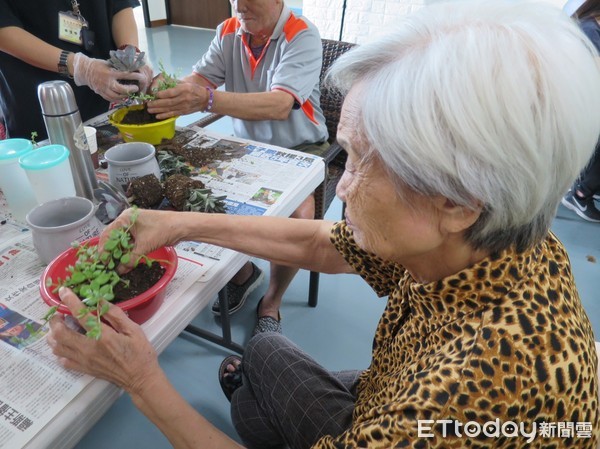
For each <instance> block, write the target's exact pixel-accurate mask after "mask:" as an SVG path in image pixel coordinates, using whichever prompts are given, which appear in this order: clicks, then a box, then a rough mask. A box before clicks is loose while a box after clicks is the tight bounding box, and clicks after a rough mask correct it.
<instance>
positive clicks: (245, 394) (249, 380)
mask: <svg viewBox="0 0 600 449" xmlns="http://www.w3.org/2000/svg"><path fill="white" fill-rule="evenodd" d="M242 371H243V375H244V377H243V386H241V387H240V388H238V389H237V390H236V391H235V392H234V394H233V397H232V400H231V418H232V421H233V425H234V426H235V428H236V430H237V432H238V434H239V435H240V437H241V439H242V441H243V442H244V444H245V445H246V446H247V447H248V448H251V449H252V448H257V449H258V448H261V449H269V448H283V447H286V446H288V447H290V448H291V449H305V448H309V447H311V446H312V445H313V444H315V443H316V442H317V441H318V440H319V438H321V437H322V436H324V435H331V436H337V435H339V434H341V433H343V432H344V431H345V430H347V429H348V428H349V427H350V425H351V423H352V411H353V410H354V404H355V401H356V387H357V385H358V377H359V375H360V371H339V372H330V371H327V370H326V369H325V368H323V367H322V366H320V365H319V364H318V363H317V362H316V361H314V360H313V359H312V358H311V357H309V356H308V355H307V354H306V353H304V352H303V351H302V350H301V349H300V348H298V347H297V346H296V345H294V344H293V343H292V342H291V341H290V340H288V339H287V338H286V337H284V336H283V335H281V334H279V333H274V332H266V333H260V334H257V335H256V336H254V337H253V338H252V339H251V340H250V341H249V342H248V345H247V347H246V349H245V351H244V357H243V360H242Z"/></svg>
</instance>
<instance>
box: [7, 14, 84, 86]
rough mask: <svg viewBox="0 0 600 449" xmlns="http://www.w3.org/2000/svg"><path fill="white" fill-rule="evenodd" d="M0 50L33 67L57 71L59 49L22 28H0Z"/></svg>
mask: <svg viewBox="0 0 600 449" xmlns="http://www.w3.org/2000/svg"><path fill="white" fill-rule="evenodd" d="M0 51H3V52H5V53H8V54H9V55H11V56H14V57H15V58H17V59H20V60H21V61H23V62H26V63H27V64H29V65H32V66H34V67H38V68H40V69H44V70H49V71H51V72H58V60H59V58H60V52H61V49H60V48H58V47H55V46H54V45H50V44H48V43H46V42H44V41H43V40H41V39H39V38H37V37H36V36H34V35H33V34H31V33H29V32H28V31H25V30H24V29H23V28H19V27H16V26H9V27H4V28H0ZM71 58H72V55H71ZM70 68H72V63H71V66H70ZM72 73H73V72H72V70H71V74H72Z"/></svg>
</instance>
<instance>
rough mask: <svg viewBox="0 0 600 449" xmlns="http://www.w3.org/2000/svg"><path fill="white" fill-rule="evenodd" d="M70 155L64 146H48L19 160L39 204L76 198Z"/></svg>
mask: <svg viewBox="0 0 600 449" xmlns="http://www.w3.org/2000/svg"><path fill="white" fill-rule="evenodd" d="M69 154H70V153H69V150H68V149H67V147H65V146H64V145H47V146H45V147H41V148H38V149H37V150H35V151H31V152H29V153H27V154H25V155H24V156H21V157H20V158H19V164H20V165H21V167H22V168H23V169H24V170H25V172H26V173H27V177H28V178H29V182H30V183H31V187H32V188H33V193H34V194H35V198H36V199H37V201H38V203H39V204H41V203H45V202H46V201H51V200H56V199H59V198H65V197H68V196H76V193H75V183H74V182H73V173H72V172H71V166H70V165H69Z"/></svg>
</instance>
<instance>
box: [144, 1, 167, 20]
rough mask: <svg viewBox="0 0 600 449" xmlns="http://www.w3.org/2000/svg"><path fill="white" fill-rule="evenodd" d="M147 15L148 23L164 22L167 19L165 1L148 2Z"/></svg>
mask: <svg viewBox="0 0 600 449" xmlns="http://www.w3.org/2000/svg"><path fill="white" fill-rule="evenodd" d="M148 13H149V14H150V21H151V22H154V21H156V20H165V19H166V18H167V7H166V6H165V0H148Z"/></svg>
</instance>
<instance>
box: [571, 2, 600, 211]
mask: <svg viewBox="0 0 600 449" xmlns="http://www.w3.org/2000/svg"><path fill="white" fill-rule="evenodd" d="M573 17H574V18H576V19H577V20H578V21H579V27H580V28H581V30H582V31H583V32H584V33H585V35H586V36H587V37H588V39H589V40H590V41H591V42H592V44H594V47H596V49H597V50H598V51H599V52H600V1H598V0H594V1H586V2H583V4H582V5H581V6H580V7H579V8H578V9H577V10H576V11H575V12H574V13H573ZM595 201H600V142H599V143H598V145H597V146H596V150H595V151H594V155H593V156H592V158H591V159H590V162H589V163H588V165H587V166H586V168H585V169H584V170H583V171H582V172H581V174H580V175H579V178H578V179H577V181H576V182H575V184H574V185H573V187H572V188H571V190H569V192H568V193H567V194H566V195H565V197H564V198H563V199H562V204H563V205H564V206H565V207H567V208H568V209H571V210H572V211H573V212H575V213H576V214H577V215H579V216H580V217H581V218H583V219H585V220H587V221H592V222H595V223H600V210H599V209H598V207H596V203H595Z"/></svg>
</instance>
